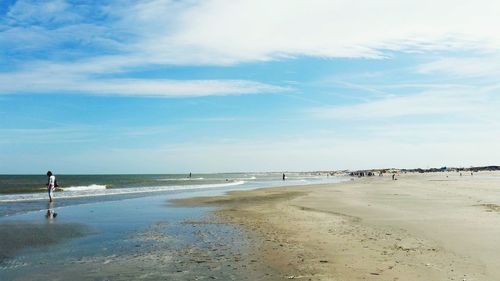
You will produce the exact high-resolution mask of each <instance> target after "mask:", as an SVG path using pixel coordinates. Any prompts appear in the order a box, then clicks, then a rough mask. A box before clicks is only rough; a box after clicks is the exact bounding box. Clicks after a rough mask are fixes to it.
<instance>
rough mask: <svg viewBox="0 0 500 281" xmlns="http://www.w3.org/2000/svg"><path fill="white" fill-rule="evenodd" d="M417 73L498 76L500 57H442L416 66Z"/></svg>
mask: <svg viewBox="0 0 500 281" xmlns="http://www.w3.org/2000/svg"><path fill="white" fill-rule="evenodd" d="M416 71H417V73H422V74H436V73H438V74H447V75H453V76H460V77H464V76H465V77H484V76H489V77H491V76H498V74H499V73H500V58H499V57H498V56H496V55H493V56H491V55H490V56H483V57H451V58H450V57H448V58H440V59H437V60H434V61H431V62H428V63H423V64H420V65H418V66H417V67H416Z"/></svg>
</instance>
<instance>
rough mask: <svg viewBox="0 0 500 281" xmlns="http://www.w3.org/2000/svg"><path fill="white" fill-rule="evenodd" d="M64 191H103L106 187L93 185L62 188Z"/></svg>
mask: <svg viewBox="0 0 500 281" xmlns="http://www.w3.org/2000/svg"><path fill="white" fill-rule="evenodd" d="M61 189H62V190H63V191H85V190H101V189H106V185H101V184H91V185H86V186H70V187H63V188H61Z"/></svg>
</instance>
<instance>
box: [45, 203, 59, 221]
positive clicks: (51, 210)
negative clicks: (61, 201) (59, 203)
mask: <svg viewBox="0 0 500 281" xmlns="http://www.w3.org/2000/svg"><path fill="white" fill-rule="evenodd" d="M54 207H55V206H54V202H50V203H49V205H48V206H47V213H46V214H45V218H47V219H48V220H52V219H55V218H56V217H57V213H56V212H55V211H54Z"/></svg>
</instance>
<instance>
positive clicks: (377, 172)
mask: <svg viewBox="0 0 500 281" xmlns="http://www.w3.org/2000/svg"><path fill="white" fill-rule="evenodd" d="M461 171H467V172H479V171H500V166H483V167H469V168H457V167H441V168H429V169H421V168H416V169H371V170H358V171H352V172H349V175H350V176H358V177H364V176H368V177H370V176H375V175H379V176H381V175H382V174H386V173H388V174H396V173H437V172H461Z"/></svg>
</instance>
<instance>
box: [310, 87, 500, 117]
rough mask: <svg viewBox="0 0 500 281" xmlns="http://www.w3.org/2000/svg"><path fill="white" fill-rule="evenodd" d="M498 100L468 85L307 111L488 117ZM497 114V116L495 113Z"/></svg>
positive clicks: (336, 114)
mask: <svg viewBox="0 0 500 281" xmlns="http://www.w3.org/2000/svg"><path fill="white" fill-rule="evenodd" d="M498 106H500V100H498V99H497V98H495V93H490V92H484V91H482V90H480V89H479V88H472V87H470V88H469V89H467V90H464V89H463V88H456V89H447V90H446V91H439V90H435V91H429V92H424V93H419V94H412V95H406V96H396V97H387V98H383V99H379V100H375V101H369V102H364V103H358V104H352V105H340V106H329V107H316V108H313V109H310V110H309V113H310V114H312V115H313V116H314V117H316V118H321V119H339V120H368V121H370V120H380V119H388V118H400V117H427V118H429V117H430V118H436V117H439V116H447V117H459V118H466V117H473V118H475V119H477V118H480V117H488V116H489V115H494V116H498V113H497V110H496V108H498ZM499 117H500V116H499Z"/></svg>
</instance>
